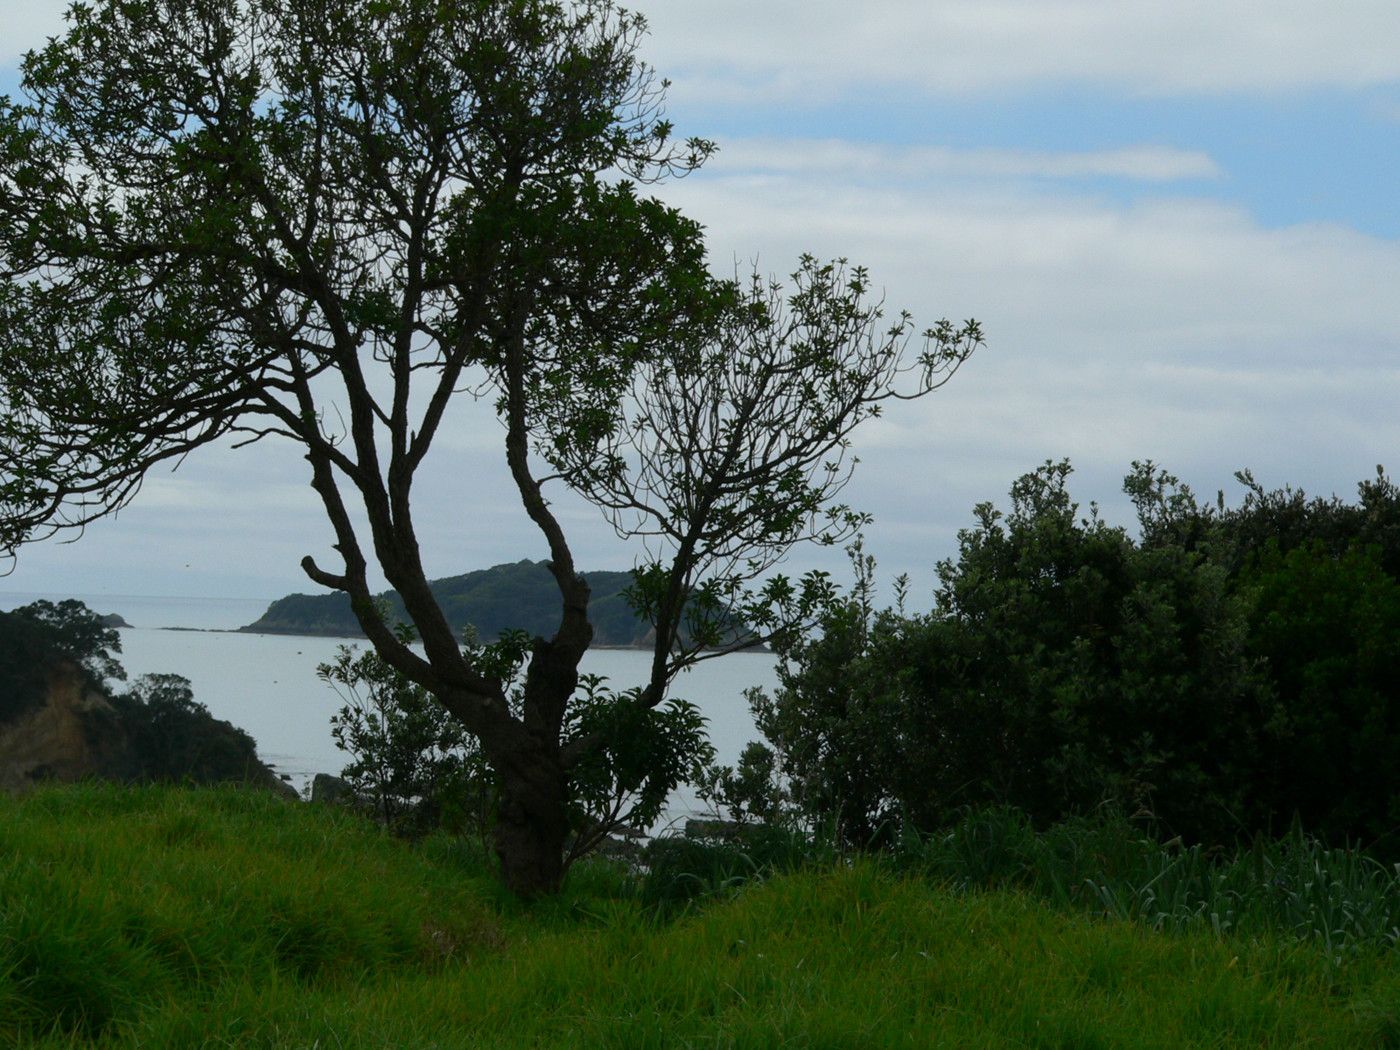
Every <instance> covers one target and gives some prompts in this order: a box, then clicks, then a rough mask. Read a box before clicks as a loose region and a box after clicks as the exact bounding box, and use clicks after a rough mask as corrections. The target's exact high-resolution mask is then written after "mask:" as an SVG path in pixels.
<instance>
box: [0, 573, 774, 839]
mask: <svg viewBox="0 0 1400 1050" xmlns="http://www.w3.org/2000/svg"><path fill="white" fill-rule="evenodd" d="M41 598H46V599H48V600H50V601H61V600H63V599H65V598H77V599H79V600H80V601H82V602H84V603H85V604H86V605H87V606H88V607H89V608H91V609H92V610H93V611H94V612H97V613H100V614H104V615H105V614H107V613H116V614H118V615H119V616H121V617H122V619H124V620H125V621H126V622H127V623H129V624H131V627H130V628H123V629H121V630H120V631H119V632H118V633H119V634H120V636H121V643H122V651H121V657H120V659H121V663H122V666H123V667H125V668H126V672H127V678H128V680H131V679H135V678H137V677H138V676H140V675H143V674H177V675H182V676H183V677H185V678H188V679H189V681H190V686H191V689H192V690H193V692H194V697H195V699H196V700H198V701H199V702H200V703H202V704H204V705H205V706H206V707H207V708H209V710H210V712H211V713H212V714H213V715H214V716H215V717H217V718H222V719H225V720H227V721H229V722H231V723H233V724H234V725H235V726H238V727H239V728H240V729H243V730H245V731H247V732H248V733H249V734H250V735H251V736H252V737H253V739H254V740H256V741H257V744H258V754H259V755H260V756H261V757H262V759H263V761H265V762H267V763H268V764H270V765H271V766H272V767H273V768H274V769H276V770H277V771H278V772H279V773H284V774H286V775H287V776H288V777H290V779H291V783H292V784H293V786H295V787H296V788H297V789H298V790H301V791H303V792H305V791H306V790H307V789H308V787H309V784H310V781H311V779H312V778H313V777H314V776H315V775H316V774H317V773H332V774H337V773H339V772H340V770H341V768H342V767H343V766H344V765H345V762H346V756H345V754H344V753H343V752H341V751H340V750H338V749H337V748H336V746H335V741H334V740H332V738H331V731H330V719H331V716H332V715H333V714H335V713H336V711H338V710H339V709H340V707H341V705H342V703H343V700H342V699H341V698H340V696H339V695H338V694H337V693H336V691H335V690H334V689H333V688H332V687H331V686H330V685H328V684H327V683H325V682H323V681H321V679H320V678H318V677H317V674H316V669H317V667H318V666H320V665H321V664H324V663H327V662H329V661H330V660H332V659H334V657H335V656H336V653H337V652H338V650H339V649H340V648H341V647H342V646H351V647H355V646H358V647H361V648H363V647H365V646H366V645H367V643H366V642H365V641H364V639H346V638H324V637H313V636H299V635H283V634H245V633H242V632H239V631H238V630H237V628H239V627H242V626H243V625H244V624H249V623H252V622H253V621H255V620H257V619H258V617H259V616H261V615H262V614H263V612H264V611H265V610H266V609H267V607H268V605H269V604H270V599H261V598H164V597H152V596H148V595H123V594H112V595H84V594H31V593H23V592H14V591H0V610H3V611H8V610H10V609H15V608H18V607H20V606H22V605H27V604H29V603H30V602H33V601H37V600H39V599H41ZM649 666H650V654H649V653H647V652H644V651H641V650H632V649H595V650H592V651H590V652H589V653H588V654H586V655H585V657H584V660H583V664H582V667H581V670H583V671H585V672H587V673H590V674H597V675H602V676H603V677H604V678H606V679H607V680H608V684H609V685H611V686H612V687H613V688H615V689H627V688H630V687H632V686H635V685H639V684H641V683H642V682H644V681H645V679H646V676H647V673H648V669H649ZM776 685H777V665H776V658H775V657H774V656H772V655H771V654H769V653H733V654H731V655H728V656H723V657H719V658H716V659H711V660H704V661H702V662H701V663H699V664H698V665H696V666H695V667H693V668H692V669H690V670H689V671H686V672H685V673H683V674H682V675H681V676H680V677H679V678H678V679H677V681H676V683H675V685H674V686H673V687H672V690H671V693H672V695H673V696H676V697H682V698H684V699H686V700H689V701H691V702H692V703H694V704H695V705H696V706H698V707H699V709H700V711H701V713H702V714H703V715H704V716H705V718H706V719H707V720H708V730H709V735H710V742H711V744H712V745H713V746H714V748H715V752H716V755H717V758H718V760H719V761H720V762H723V763H728V764H733V763H734V762H735V761H736V760H737V759H738V757H739V753H740V752H741V751H742V750H743V748H744V745H745V744H746V743H748V742H749V741H750V740H755V739H758V736H759V734H758V732H757V730H756V729H755V728H754V723H753V716H752V714H751V712H750V711H749V705H748V701H747V700H746V699H745V696H744V693H745V691H746V690H747V689H749V688H752V687H754V686H758V687H762V688H766V689H770V690H771V689H772V688H774V687H775V686H776ZM704 815H709V814H708V813H707V812H706V810H705V808H704V806H703V805H702V804H701V803H700V802H699V800H698V799H696V798H695V795H694V793H693V791H691V790H690V789H689V788H687V787H682V788H680V789H678V790H677V791H676V793H675V795H674V796H673V798H672V800H671V803H670V805H668V807H667V812H666V816H665V818H664V820H663V822H662V823H663V825H664V824H669V823H673V822H680V821H683V820H684V819H685V818H687V817H690V816H704ZM657 830H661V829H660V828H654V829H653V831H657Z"/></svg>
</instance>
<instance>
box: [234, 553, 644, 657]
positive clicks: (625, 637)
mask: <svg viewBox="0 0 1400 1050" xmlns="http://www.w3.org/2000/svg"><path fill="white" fill-rule="evenodd" d="M584 576H585V577H586V578H587V579H588V584H589V586H590V587H592V589H593V598H592V601H591V602H590V603H589V607H588V616H589V619H590V620H591V621H592V622H593V629H594V637H593V644H594V645H618V646H642V645H645V644H646V643H647V635H648V634H649V633H650V631H651V625H650V624H648V623H646V622H644V621H642V620H640V619H638V618H637V617H636V615H634V614H633V612H632V610H631V608H629V607H628V605H627V602H626V600H625V599H624V598H623V597H622V591H623V588H625V587H626V586H627V585H628V584H630V583H631V582H632V574H631V573H629V572H588V573H584ZM429 586H430V587H431V588H432V591H433V595H434V596H435V597H436V598H437V600H438V603H439V604H440V605H441V606H442V610H443V612H444V613H446V614H447V620H448V622H449V623H450V624H452V626H453V628H454V629H456V630H458V631H459V632H460V631H461V629H462V628H464V627H465V626H466V625H467V624H471V625H472V626H473V627H475V628H476V632H477V635H478V636H479V637H480V638H481V639H482V640H484V641H492V640H494V639H496V638H498V637H499V636H500V634H501V632H502V631H505V630H509V629H511V628H518V629H520V630H523V631H527V632H529V633H530V634H532V635H542V636H544V637H546V638H548V637H549V636H550V635H552V634H553V633H554V631H555V629H556V628H557V627H558V626H559V592H558V590H556V589H555V585H554V577H553V576H551V575H550V574H549V569H547V568H546V567H545V563H544V562H533V561H518V562H515V563H514V564H509V565H496V566H493V567H492V568H490V569H479V570H477V571H476V572H469V573H466V574H465V575H462V576H449V577H447V578H445V579H441V580H434V581H432V582H431V583H430V584H429ZM378 597H379V598H381V599H383V600H384V601H386V602H387V603H388V604H389V611H390V612H389V614H390V619H394V618H398V619H405V620H406V619H407V614H406V613H405V612H404V607H403V601H402V600H401V599H400V598H399V596H398V593H397V592H395V591H385V592H384V593H383V594H381V595H378ZM239 630H241V631H248V632H254V633H260V634H317V635H332V636H336V637H345V638H359V637H363V635H364V632H363V631H361V630H360V625H359V623H358V622H357V621H356V619H355V614H354V613H353V612H351V611H350V599H349V597H347V596H346V595H344V594H340V593H334V594H315V595H313V594H290V595H288V596H287V597H285V598H279V599H278V600H277V601H275V602H273V603H272V604H271V605H269V606H268V607H267V612H265V613H263V614H262V616H261V617H259V618H258V619H257V620H256V621H255V622H253V623H250V624H248V626H246V627H241V628H239Z"/></svg>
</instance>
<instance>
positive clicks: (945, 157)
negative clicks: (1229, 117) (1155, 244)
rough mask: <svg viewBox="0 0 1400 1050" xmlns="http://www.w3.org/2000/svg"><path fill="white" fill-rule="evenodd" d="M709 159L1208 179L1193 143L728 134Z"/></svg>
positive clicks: (892, 171)
mask: <svg viewBox="0 0 1400 1050" xmlns="http://www.w3.org/2000/svg"><path fill="white" fill-rule="evenodd" d="M720 157H721V158H722V159H721V160H719V161H717V162H716V163H717V164H718V165H719V166H722V167H723V168H724V169H725V170H726V171H744V172H751V173H774V174H787V175H795V174H803V175H807V176H812V175H819V176H827V177H832V176H844V177H849V178H854V179H867V178H871V177H874V178H881V179H888V178H894V177H897V178H938V177H950V176H951V177H973V178H979V177H980V178H1044V179H1073V178H1095V177H1101V178H1114V179H1128V180H1137V181H1144V182H1169V181H1175V180H1180V179H1214V178H1219V177H1220V175H1221V174H1222V173H1221V171H1220V168H1219V167H1218V166H1217V165H1216V163H1215V161H1213V160H1212V159H1211V158H1210V156H1209V155H1208V154H1206V153H1203V152H1201V151H1199V150H1183V149H1175V148H1172V147H1170V146H1154V145H1147V146H1132V147H1128V148H1125V149H1113V150H1098V151H1091V152H1078V153H1074V152H1065V153H1057V152H1045V151H1037V150H1010V149H968V150H957V149H942V148H929V147H912V148H911V147H897V146H878V145H870V144H865V143H855V142H849V141H843V140H840V139H822V140H811V139H807V140H802V139H786V140H784V139H732V140H727V141H725V142H724V143H723V145H722V147H721V153H720Z"/></svg>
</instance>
